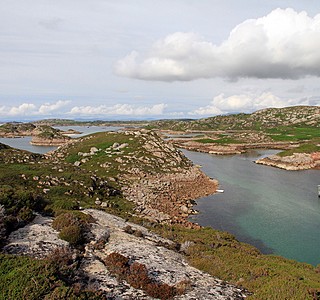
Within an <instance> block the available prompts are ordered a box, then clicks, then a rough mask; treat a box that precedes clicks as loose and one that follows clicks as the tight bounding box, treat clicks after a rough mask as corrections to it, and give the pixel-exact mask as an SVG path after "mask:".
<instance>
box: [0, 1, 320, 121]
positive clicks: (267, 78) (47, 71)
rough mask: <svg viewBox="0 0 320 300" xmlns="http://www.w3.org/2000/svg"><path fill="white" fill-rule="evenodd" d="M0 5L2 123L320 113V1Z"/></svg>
mask: <svg viewBox="0 0 320 300" xmlns="http://www.w3.org/2000/svg"><path fill="white" fill-rule="evenodd" d="M0 4H1V9H0V121H6V120H13V119H14V120H28V119H41V118H53V117H60V118H72V119H78V118H84V119H105V120H111V119H145V118H202V117H207V116H212V115H217V114H226V113H233V112H252V111H255V110H258V109H261V108H265V107H283V106H291V105H320V50H319V49H320V3H319V0H306V1H301V0H291V1H290V0H277V1H276V0H268V1H261V0H243V1H239V0H224V1H220V0H135V1H132V0H68V1H65V0H0Z"/></svg>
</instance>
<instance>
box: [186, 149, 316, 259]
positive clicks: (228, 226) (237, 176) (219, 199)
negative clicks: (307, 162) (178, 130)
mask: <svg viewBox="0 0 320 300" xmlns="http://www.w3.org/2000/svg"><path fill="white" fill-rule="evenodd" d="M183 152H184V153H185V155H186V156H187V157H188V158H189V159H191V160H192V161H193V162H194V163H195V164H199V165H202V166H203V167H202V170H203V171H204V172H205V173H206V174H207V175H208V176H210V177H213V178H216V179H218V180H219V183H220V187H219V188H220V189H224V190H225V191H224V193H221V194H215V195H212V196H209V197H205V198H202V199H199V200H198V201H197V203H198V205H197V206H196V207H195V208H196V209H197V210H198V211H200V214H199V215H196V216H193V217H192V220H193V221H195V222H198V223H199V224H201V225H203V226H212V227H213V228H216V229H220V230H224V231H228V232H231V233H233V234H234V235H235V236H236V237H237V239H238V240H240V241H244V242H247V243H250V244H252V245H254V246H256V247H257V248H259V249H260V250H261V251H262V252H264V253H274V254H278V255H281V256H284V257H287V258H291V259H295V260H297V261H300V262H307V263H310V264H313V265H317V264H319V263H320V198H318V194H317V185H318V184H320V171H317V170H307V171H285V170H280V169H277V168H273V167H267V166H262V165H257V164H255V163H254V162H253V161H254V160H256V159H257V158H258V157H261V156H265V155H267V154H271V153H274V152H276V151H273V150H265V151H258V152H252V153H251V154H246V155H234V156H213V155H209V154H203V153H197V152H190V151H185V150H183Z"/></svg>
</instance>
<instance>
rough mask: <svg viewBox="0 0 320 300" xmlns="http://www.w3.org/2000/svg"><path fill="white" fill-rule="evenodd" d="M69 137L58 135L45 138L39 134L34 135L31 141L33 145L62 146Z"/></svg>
mask: <svg viewBox="0 0 320 300" xmlns="http://www.w3.org/2000/svg"><path fill="white" fill-rule="evenodd" d="M69 139H70V138H69V137H57V138H43V137H39V136H33V137H32V140H31V142H30V144H31V145H33V146H57V147H58V146H62V145H64V144H66V143H67V142H68V141H69Z"/></svg>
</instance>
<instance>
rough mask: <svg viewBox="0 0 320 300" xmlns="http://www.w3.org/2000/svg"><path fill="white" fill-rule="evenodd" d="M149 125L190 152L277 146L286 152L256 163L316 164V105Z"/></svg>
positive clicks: (319, 135)
mask: <svg viewBox="0 0 320 300" xmlns="http://www.w3.org/2000/svg"><path fill="white" fill-rule="evenodd" d="M148 127H149V128H155V129H158V130H160V131H161V132H162V133H163V134H164V136H167V135H169V139H170V141H171V142H172V143H174V144H175V145H176V146H177V147H181V148H184V149H187V150H191V151H199V152H205V153H209V154H217V155H231V154H240V153H244V152H246V151H247V150H249V149H279V150H285V151H284V152H282V153H279V155H275V156H272V157H269V158H264V159H261V160H258V161H257V163H260V164H264V165H268V166H273V167H279V168H283V169H287V170H305V169H310V168H318V167H319V161H318V156H319V152H320V146H319V145H320V108H319V107H318V106H296V107H286V108H270V109H263V110H260V111H257V112H254V113H252V114H243V113H242V114H235V115H228V116H216V117H211V118H207V119H200V120H188V121H174V120H169V121H168V120H166V121H155V122H151V123H150V124H149V125H148ZM169 128H170V129H169Z"/></svg>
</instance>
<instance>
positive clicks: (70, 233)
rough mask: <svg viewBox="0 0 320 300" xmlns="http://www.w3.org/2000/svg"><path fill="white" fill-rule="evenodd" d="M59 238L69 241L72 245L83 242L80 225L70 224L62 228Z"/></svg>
mask: <svg viewBox="0 0 320 300" xmlns="http://www.w3.org/2000/svg"><path fill="white" fill-rule="evenodd" d="M59 238H60V239H62V240H65V241H67V242H68V243H70V245H72V246H76V245H79V244H81V243H82V242H83V235H82V230H81V227H80V225H70V226H67V227H64V228H62V229H61V231H60V233H59Z"/></svg>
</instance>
